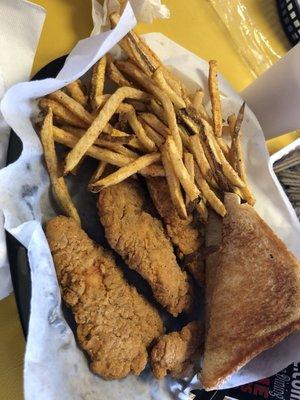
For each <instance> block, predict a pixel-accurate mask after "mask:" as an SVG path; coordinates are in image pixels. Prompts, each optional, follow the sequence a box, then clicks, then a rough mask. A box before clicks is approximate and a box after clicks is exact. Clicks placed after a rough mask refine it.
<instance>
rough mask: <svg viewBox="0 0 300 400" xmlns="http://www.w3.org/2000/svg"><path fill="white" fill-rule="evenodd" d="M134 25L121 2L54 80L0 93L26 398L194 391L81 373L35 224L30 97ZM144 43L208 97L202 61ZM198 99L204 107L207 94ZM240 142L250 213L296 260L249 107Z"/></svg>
mask: <svg viewBox="0 0 300 400" xmlns="http://www.w3.org/2000/svg"><path fill="white" fill-rule="evenodd" d="M134 25H135V18H134V15H133V12H132V9H131V7H130V5H128V6H127V7H126V9H125V11H124V14H123V16H122V18H121V21H120V23H119V25H118V26H117V27H116V28H115V29H114V30H113V31H107V32H105V33H102V34H100V35H96V36H93V37H92V38H90V39H86V40H83V41H81V42H79V43H78V45H77V46H76V47H75V49H74V50H73V51H72V52H71V54H70V56H69V57H68V59H67V61H66V63H65V65H64V67H63V69H62V70H61V72H60V73H59V75H58V76H57V78H56V79H46V80H43V81H36V82H27V83H22V84H18V85H16V86H14V87H12V88H11V89H10V90H9V91H8V92H7V93H6V96H5V97H4V99H3V101H2V104H1V111H2V113H3V116H4V118H5V119H6V122H7V123H8V124H9V125H10V126H11V127H12V128H13V129H14V131H15V132H16V133H17V135H18V136H19V137H20V138H21V140H22V143H23V151H22V154H21V157H20V158H19V159H18V161H17V162H15V163H14V164H12V165H10V166H8V167H7V168H6V169H4V170H2V171H0V183H1V188H2V196H1V199H0V206H1V208H2V209H3V212H4V216H5V227H6V229H7V230H8V231H9V232H10V233H11V234H12V235H13V236H14V237H16V238H17V239H18V240H19V241H20V242H21V243H22V244H23V245H24V246H25V247H27V248H28V258H29V262H30V267H31V281H32V300H31V317H30V324H29V333H28V341H27V348H26V356H25V385H24V387H25V396H26V399H30V400H35V399H38V400H52V399H57V398H63V399H64V400H69V399H70V400H71V399H72V400H77V399H78V400H79V399H81V400H82V399H84V400H96V399H97V400H101V399H108V398H109V399H110V400H115V399H116V400H117V399H120V398H122V399H124V400H127V399H128V400H129V399H130V400H135V399H141V400H142V399H143V400H148V399H159V400H168V399H174V398H178V399H184V400H185V399H188V393H189V391H190V390H191V389H193V388H199V387H201V383H200V382H199V381H198V379H197V376H196V375H195V376H190V377H187V378H186V379H185V380H177V381H175V380H172V379H170V378H166V379H164V380H161V381H157V380H155V379H154V378H153V376H152V373H151V371H150V370H149V369H146V370H145V371H144V372H143V373H142V375H141V376H140V377H133V376H129V377H128V378H126V379H123V380H120V381H113V382H107V381H104V380H103V379H101V378H100V377H97V376H95V375H93V374H92V373H91V372H90V371H89V369H88V364H87V360H86V358H85V356H84V355H83V353H82V352H81V351H80V349H79V348H78V347H77V345H76V342H75V338H74V335H73V333H72V331H71V329H70V328H69V325H68V324H67V322H66V320H65V318H64V314H63V313H62V310H61V299H60V294H59V287H58V283H57V280H56V274H55V270H54V266H53V262H52V258H51V254H50V250H49V247H48V244H47V241H46V239H45V235H44V233H43V230H42V225H41V223H42V222H45V221H47V220H48V219H49V218H50V217H51V216H53V215H55V214H56V213H57V209H56V208H55V206H54V205H53V202H52V200H51V195H49V180H48V176H47V173H46V171H45V168H44V164H43V159H42V148H41V144H40V142H39V139H38V136H37V134H36V132H35V130H34V128H33V125H32V122H33V120H34V116H35V115H36V112H37V106H36V98H38V97H39V96H42V95H45V94H47V93H49V92H52V91H54V90H56V89H58V88H61V87H62V86H64V85H65V84H66V83H68V82H70V81H72V80H74V79H76V78H78V77H79V76H81V75H83V74H85V73H86V72H87V71H88V70H89V68H90V67H91V66H92V64H93V63H94V62H95V61H96V60H97V59H99V58H100V57H101V56H102V55H103V54H104V53H105V52H107V51H108V50H109V49H111V48H112V47H113V46H114V45H115V44H116V43H117V42H118V41H119V39H120V38H121V37H122V36H124V35H125V34H126V32H128V30H129V29H131V28H132V27H133V26H134ZM145 39H146V41H147V42H148V43H149V44H150V46H151V47H152V48H153V49H154V50H155V51H156V52H157V54H158V55H159V56H160V57H161V58H162V60H163V61H164V62H165V64H166V65H168V66H169V67H170V68H171V69H173V71H174V73H175V74H176V75H177V76H179V77H181V78H182V79H183V80H184V81H185V83H186V85H187V86H188V88H189V90H191V91H192V90H194V89H196V88H198V87H199V86H201V87H203V88H204V90H206V91H207V87H206V85H207V74H208V68H207V63H206V62H205V61H203V60H201V59H199V58H198V57H196V56H195V55H194V54H192V53H190V52H188V51H187V50H185V49H183V48H182V47H180V46H178V45H177V44H176V43H174V42H172V41H171V40H169V39H168V38H167V37H165V36H163V35H161V34H159V33H153V34H149V35H145ZM220 87H221V91H222V103H223V108H224V116H225V117H226V116H227V115H229V114H230V113H232V112H237V111H238V109H239V107H240V105H241V103H242V99H241V98H240V97H239V96H238V95H237V94H236V93H235V92H234V91H233V89H232V88H231V87H230V85H229V84H228V83H227V82H226V81H225V80H224V79H223V78H222V77H221V78H220ZM205 101H206V102H207V103H208V98H206V99H205ZM208 107H209V104H208ZM242 141H243V146H244V150H245V154H246V164H247V170H248V176H249V180H250V184H251V185H252V187H253V191H254V193H255V195H256V197H257V205H256V209H257V211H258V212H259V214H260V215H261V216H262V217H263V218H264V219H265V220H266V221H267V223H269V225H270V226H271V227H272V228H273V229H274V230H275V231H276V232H277V233H278V235H279V236H280V237H281V238H282V239H283V240H284V241H285V243H286V244H287V245H288V247H289V248H290V249H291V250H292V251H294V253H295V254H297V255H298V256H299V255H300V245H299V244H300V225H299V222H298V221H297V220H295V214H294V212H293V211H292V208H291V206H290V204H289V203H288V202H287V201H286V198H285V197H283V196H282V192H281V191H280V190H279V186H278V181H277V180H276V178H275V174H274V173H273V172H272V168H271V165H270V164H269V157H268V153H267V149H266V147H265V142H264V136H263V132H262V131H261V129H260V127H259V124H258V122H257V120H256V118H255V116H254V115H253V113H252V112H251V111H250V110H249V109H248V108H246V116H245V121H244V124H243V137H242ZM84 173H85V170H84V171H83V174H80V178H78V179H82V180H84V179H85V178H84V176H83V175H84ZM78 183H79V182H76V179H75V182H73V185H72V183H71V185H70V190H71V194H72V197H73V198H74V200H75V202H76V204H78V205H80V204H81V205H82V202H84V203H83V204H84V205H85V206H86V207H84V211H82V208H80V210H81V217H82V220H83V225H84V226H85V227H86V228H87V231H88V233H90V232H92V231H93V230H94V229H96V230H99V229H100V224H99V222H98V219H97V218H96V217H95V216H96V211H95V210H96V206H95V204H94V203H95V201H94V200H93V198H92V197H91V196H90V195H88V194H87V192H86V190H85V187H84V186H83V185H78ZM81 183H82V182H81ZM86 210H88V211H86ZM93 224H94V225H93ZM95 224H96V225H95ZM92 225H93V226H92ZM95 227H96V228H95ZM299 344H300V337H299V334H293V335H291V336H290V337H289V338H288V339H287V340H285V341H284V342H282V343H281V344H280V345H278V346H276V347H275V348H273V349H271V350H268V351H267V352H265V353H263V354H262V355H260V356H259V357H257V358H256V359H255V360H253V361H252V362H250V363H249V364H248V365H247V366H246V367H244V368H243V369H242V370H241V371H240V372H239V373H238V374H235V375H234V376H233V377H232V378H231V379H230V380H229V381H228V382H227V383H226V385H225V386H227V387H231V386H235V385H240V384H243V383H246V382H250V381H253V380H256V379H260V378H263V377H266V376H269V375H272V374H273V373H276V372H277V371H279V370H281V369H282V368H283V367H285V366H287V365H288V364H290V363H291V362H293V361H297V360H299V359H300V354H299V352H300V350H299V349H300V346H299Z"/></svg>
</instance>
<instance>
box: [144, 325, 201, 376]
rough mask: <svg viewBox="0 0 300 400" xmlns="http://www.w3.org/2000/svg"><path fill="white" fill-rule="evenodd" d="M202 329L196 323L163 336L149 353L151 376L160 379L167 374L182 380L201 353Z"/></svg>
mask: <svg viewBox="0 0 300 400" xmlns="http://www.w3.org/2000/svg"><path fill="white" fill-rule="evenodd" d="M203 339H204V328H203V325H202V324H201V323H200V322H198V321H193V322H190V323H189V324H187V325H186V326H185V327H184V328H182V330H181V331H180V332H172V333H169V334H168V335H163V336H162V337H160V338H159V339H158V342H157V343H156V345H155V346H154V347H153V349H152V351H151V357H150V363H151V366H152V370H153V374H154V376H155V377H156V378H157V379H162V378H163V377H164V376H166V375H167V373H170V374H171V376H172V377H173V378H182V377H184V375H187V374H188V373H189V372H190V371H191V369H192V368H193V364H194V362H195V360H196V358H197V357H198V356H199V355H200V354H201V352H202V351H203Z"/></svg>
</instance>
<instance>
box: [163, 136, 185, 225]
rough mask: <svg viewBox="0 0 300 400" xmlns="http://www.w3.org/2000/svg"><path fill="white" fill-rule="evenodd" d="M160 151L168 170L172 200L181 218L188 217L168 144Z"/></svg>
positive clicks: (165, 168) (165, 167) (166, 170)
mask: <svg viewBox="0 0 300 400" xmlns="http://www.w3.org/2000/svg"><path fill="white" fill-rule="evenodd" d="M160 151H161V160H162V163H163V166H164V170H165V172H166V178H167V182H168V186H169V190H170V196H171V199H172V202H173V204H174V206H175V208H176V210H177V212H178V215H179V216H180V217H181V218H183V219H186V218H187V211H186V207H185V203H184V199H183V196H182V192H181V188H180V183H179V180H178V178H177V176H176V174H175V171H174V169H173V166H172V163H171V160H170V156H169V152H168V149H167V147H166V144H163V145H162V146H161V149H160Z"/></svg>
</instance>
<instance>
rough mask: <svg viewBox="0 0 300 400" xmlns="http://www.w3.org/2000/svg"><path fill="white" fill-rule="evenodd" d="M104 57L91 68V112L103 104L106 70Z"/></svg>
mask: <svg viewBox="0 0 300 400" xmlns="http://www.w3.org/2000/svg"><path fill="white" fill-rule="evenodd" d="M106 61H107V58H106V56H103V57H102V58H101V59H100V60H99V61H98V62H97V63H96V64H95V65H94V67H93V71H92V79H91V88H90V100H91V106H92V109H93V110H96V109H97V108H99V107H100V106H101V105H102V103H103V100H104V99H103V88H104V78H105V69H106Z"/></svg>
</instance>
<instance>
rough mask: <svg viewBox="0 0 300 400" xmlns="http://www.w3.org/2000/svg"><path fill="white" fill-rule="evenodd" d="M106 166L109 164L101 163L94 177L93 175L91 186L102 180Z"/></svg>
mask: <svg viewBox="0 0 300 400" xmlns="http://www.w3.org/2000/svg"><path fill="white" fill-rule="evenodd" d="M106 166H107V162H105V161H99V164H98V167H97V168H96V170H95V171H94V173H93V175H92V177H91V179H90V182H89V185H90V184H92V183H94V182H96V181H98V180H99V179H100V178H101V176H102V175H103V172H104V170H105V168H106Z"/></svg>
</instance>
